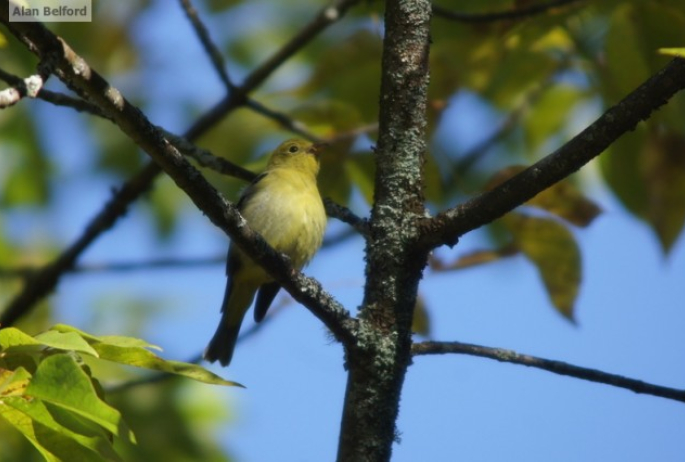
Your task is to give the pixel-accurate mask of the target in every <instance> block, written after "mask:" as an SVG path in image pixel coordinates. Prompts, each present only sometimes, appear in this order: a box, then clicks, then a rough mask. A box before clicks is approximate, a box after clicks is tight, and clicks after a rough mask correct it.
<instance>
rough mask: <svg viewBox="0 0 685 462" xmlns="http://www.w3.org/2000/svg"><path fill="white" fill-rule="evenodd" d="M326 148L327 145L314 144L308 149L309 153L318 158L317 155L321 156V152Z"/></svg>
mask: <svg viewBox="0 0 685 462" xmlns="http://www.w3.org/2000/svg"><path fill="white" fill-rule="evenodd" d="M328 146H329V145H328V143H314V144H312V147H311V148H309V152H310V153H312V154H314V155H315V156H316V157H319V154H321V151H323V150H324V149H325V148H327V147H328Z"/></svg>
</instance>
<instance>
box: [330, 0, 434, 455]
mask: <svg viewBox="0 0 685 462" xmlns="http://www.w3.org/2000/svg"><path fill="white" fill-rule="evenodd" d="M385 8H386V10H385V37H384V40H383V59H382V64H381V66H382V71H381V72H382V81H381V96H380V114H379V130H378V146H377V149H376V151H375V161H376V177H375V186H374V205H373V209H372V211H371V218H370V220H369V226H368V227H369V237H368V239H367V249H366V261H367V266H366V275H367V279H366V287H365V290H364V302H363V306H362V308H361V310H360V314H359V329H358V335H357V339H356V340H357V341H356V342H355V343H354V344H351V345H346V358H347V367H348V370H349V375H348V381H347V389H346V393H345V405H344V411H343V418H342V426H341V431H340V441H339V443H338V461H339V462H356V461H362V460H363V461H379V462H380V461H388V460H390V457H391V454H392V443H393V441H394V440H395V434H396V433H395V422H396V419H397V413H398V408H399V400H400V394H401V390H402V385H403V383H404V376H405V373H406V370H407V366H408V365H409V362H410V360H411V355H410V345H411V332H410V330H411V319H412V310H413V308H414V306H415V301H416V294H417V290H418V282H419V280H420V278H421V272H422V270H423V267H424V265H425V263H426V256H427V254H426V253H422V251H421V250H419V251H418V252H415V250H414V249H415V242H416V239H417V237H418V234H419V232H418V229H417V227H416V222H417V220H416V219H417V217H418V216H423V215H424V213H425V209H424V200H423V163H424V160H425V159H424V154H425V150H426V140H425V127H426V106H427V89H428V80H429V67H428V51H429V43H430V37H429V35H430V16H431V5H430V2H429V1H428V0H412V1H407V0H388V1H386V2H385Z"/></svg>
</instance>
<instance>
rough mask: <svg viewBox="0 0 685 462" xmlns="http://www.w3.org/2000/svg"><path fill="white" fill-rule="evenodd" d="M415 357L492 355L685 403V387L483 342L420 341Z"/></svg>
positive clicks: (414, 352) (417, 344)
mask: <svg viewBox="0 0 685 462" xmlns="http://www.w3.org/2000/svg"><path fill="white" fill-rule="evenodd" d="M412 353H413V354H414V356H422V355H437V354H450V353H451V354H465V355H471V356H480V357H482V358H490V359H494V360H497V361H500V362H505V363H512V364H520V365H522V366H528V367H535V368H538V369H543V370H546V371H549V372H553V373H555V374H559V375H566V376H569V377H575V378H577V379H582V380H588V381H590V382H597V383H604V384H606V385H612V386H615V387H619V388H625V389H627V390H631V391H634V392H635V393H642V394H646V395H652V396H659V397H661V398H667V399H672V400H676V401H680V402H683V403H685V390H678V389H676V388H669V387H662V386H659V385H653V384H650V383H647V382H643V381H641V380H635V379H630V378H627V377H623V376H620V375H616V374H609V373H607V372H603V371H599V370H597V369H588V368H586V367H579V366H574V365H572V364H568V363H565V362H562V361H554V360H550V359H544V358H538V357H535V356H529V355H523V354H520V353H516V352H515V351H512V350H505V349H503V348H490V347H485V346H480V345H472V344H469V343H461V342H421V343H415V344H413V345H412Z"/></svg>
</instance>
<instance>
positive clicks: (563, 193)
mask: <svg viewBox="0 0 685 462" xmlns="http://www.w3.org/2000/svg"><path fill="white" fill-rule="evenodd" d="M525 169H526V167H525V166H522V165H512V166H509V167H507V168H504V169H502V170H500V171H499V172H497V173H495V175H493V177H492V178H491V179H490V181H489V182H488V184H487V186H486V189H488V190H490V189H493V188H494V187H496V186H498V185H500V184H502V183H504V182H505V181H506V180H508V179H510V178H512V177H514V176H515V175H517V174H519V173H521V172H522V171H523V170H525ZM526 205H531V206H534V207H538V208H540V209H543V210H546V211H547V212H549V213H553V214H555V215H557V216H558V217H561V218H563V219H564V220H566V221H568V222H570V223H572V224H574V225H576V226H582V227H585V226H588V225H590V223H592V222H593V221H594V219H595V218H597V216H598V215H599V214H600V213H601V209H600V208H599V206H598V205H597V204H596V203H595V202H593V201H592V200H591V199H589V198H588V197H586V196H585V195H584V194H583V193H582V192H581V191H580V190H579V189H578V188H577V187H576V186H575V185H574V184H573V183H572V182H571V181H570V180H569V179H568V178H567V179H564V180H562V181H559V182H557V183H555V184H553V185H552V186H550V187H549V188H547V189H545V190H544V191H542V192H541V193H540V194H538V195H537V196H535V197H533V198H532V199H530V200H529V201H527V202H526Z"/></svg>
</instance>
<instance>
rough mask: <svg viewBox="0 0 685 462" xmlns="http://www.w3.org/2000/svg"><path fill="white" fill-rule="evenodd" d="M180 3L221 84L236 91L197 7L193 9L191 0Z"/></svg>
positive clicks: (228, 89)
mask: <svg viewBox="0 0 685 462" xmlns="http://www.w3.org/2000/svg"><path fill="white" fill-rule="evenodd" d="M180 1H181V7H182V8H183V11H185V13H186V16H187V17H188V20H189V21H190V23H191V24H192V26H193V29H195V33H196V34H197V36H198V38H199V39H200V43H202V46H203V47H204V48H205V51H206V52H207V54H208V55H209V58H210V59H211V61H212V64H213V65H214V69H215V70H216V72H217V74H219V78H220V79H221V82H223V84H224V86H225V87H226V91H228V92H230V91H232V90H234V89H235V85H233V82H232V81H231V79H230V77H229V76H228V71H227V70H226V63H225V62H224V58H223V56H222V55H221V52H220V51H219V49H218V48H217V46H216V45H215V44H214V42H213V41H212V38H211V37H210V36H209V31H208V30H207V27H206V26H205V25H204V23H203V22H202V20H201V19H200V16H199V15H198V13H197V10H196V9H195V7H193V5H192V3H191V2H190V0H180Z"/></svg>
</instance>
